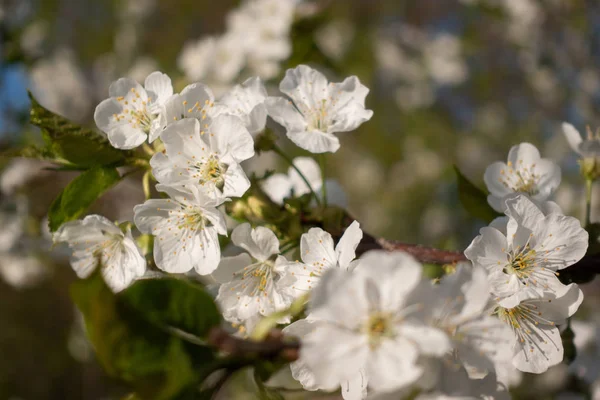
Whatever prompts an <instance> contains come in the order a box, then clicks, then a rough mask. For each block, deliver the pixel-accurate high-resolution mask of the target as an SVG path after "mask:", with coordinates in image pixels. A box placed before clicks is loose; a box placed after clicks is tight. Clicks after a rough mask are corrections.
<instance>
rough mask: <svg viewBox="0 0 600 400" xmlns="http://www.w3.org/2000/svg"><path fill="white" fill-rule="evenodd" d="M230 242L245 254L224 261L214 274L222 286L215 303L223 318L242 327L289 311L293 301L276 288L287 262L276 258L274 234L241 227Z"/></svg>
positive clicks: (263, 228) (225, 258)
mask: <svg viewBox="0 0 600 400" xmlns="http://www.w3.org/2000/svg"><path fill="white" fill-rule="evenodd" d="M231 241H232V242H233V244H235V245H236V246H238V247H241V248H243V249H244V250H246V251H247V253H242V254H240V255H238V256H234V257H223V258H222V260H221V263H220V264H219V267H218V268H217V270H216V271H215V272H214V273H213V277H214V278H215V280H216V281H217V282H219V283H221V286H220V288H219V294H218V295H217V302H218V303H219V305H220V306H221V309H222V310H223V317H224V318H225V319H226V320H227V321H229V322H232V323H235V324H244V323H247V322H248V321H250V322H253V321H254V319H255V318H256V317H259V316H261V315H262V316H266V315H269V314H272V313H274V312H276V311H280V310H282V309H285V308H287V307H289V305H290V304H291V302H292V298H291V297H290V296H288V295H286V294H284V293H282V292H281V291H280V290H279V287H278V281H279V279H280V276H281V271H282V269H283V268H285V266H286V265H287V264H288V262H289V261H287V260H286V259H285V257H283V256H279V255H278V253H279V241H278V240H277V237H276V236H275V234H274V233H273V232H272V231H271V230H269V229H267V228H265V227H262V226H259V227H257V228H255V229H252V228H251V227H250V224H248V223H244V224H241V225H239V226H237V227H236V228H235V229H234V230H233V232H232V234H231ZM283 322H289V319H285V320H283V321H282V323H283Z"/></svg>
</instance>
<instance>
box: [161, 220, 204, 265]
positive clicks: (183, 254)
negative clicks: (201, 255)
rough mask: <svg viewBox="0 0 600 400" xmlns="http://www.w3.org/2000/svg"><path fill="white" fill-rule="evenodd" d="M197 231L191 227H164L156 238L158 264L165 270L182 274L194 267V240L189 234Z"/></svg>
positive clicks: (191, 234)
mask: <svg viewBox="0 0 600 400" xmlns="http://www.w3.org/2000/svg"><path fill="white" fill-rule="evenodd" d="M194 233H195V232H191V231H190V230H189V229H178V228H177V227H173V228H171V230H168V228H167V229H162V230H161V231H160V232H157V234H156V237H155V238H154V261H155V262H156V266H157V267H158V268H160V269H161V270H163V271H165V272H170V273H175V274H180V273H184V272H188V271H189V270H190V269H192V268H193V267H194V264H195V260H193V259H192V252H193V248H192V246H191V244H192V241H188V240H189V239H187V237H188V236H193V235H194Z"/></svg>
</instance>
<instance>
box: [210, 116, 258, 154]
mask: <svg viewBox="0 0 600 400" xmlns="http://www.w3.org/2000/svg"><path fill="white" fill-rule="evenodd" d="M208 130H209V139H210V143H211V149H212V150H213V151H217V152H218V153H219V154H220V155H221V156H224V155H226V154H227V155H230V156H231V157H233V159H234V160H235V161H236V162H238V163H239V162H241V161H244V160H247V159H249V158H251V157H252V156H254V140H253V139H252V136H251V135H250V133H249V132H248V130H247V129H246V127H245V126H244V124H243V122H242V120H241V119H240V118H238V117H236V116H233V115H219V116H217V117H215V118H213V119H212V122H211V123H210V125H209V128H208Z"/></svg>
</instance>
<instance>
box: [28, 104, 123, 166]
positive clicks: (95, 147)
mask: <svg viewBox="0 0 600 400" xmlns="http://www.w3.org/2000/svg"><path fill="white" fill-rule="evenodd" d="M29 98H30V99H31V112H30V118H29V122H31V124H33V125H35V126H38V127H39V128H41V130H42V136H43V138H44V140H45V142H46V145H47V147H46V149H44V151H43V152H31V151H29V150H27V151H26V153H25V154H26V155H24V156H25V157H34V158H39V157H40V156H43V158H44V159H50V158H52V159H55V160H56V161H60V159H62V160H66V161H68V162H69V163H71V164H75V165H77V166H79V167H92V166H95V165H104V166H107V165H112V166H120V165H123V164H125V159H126V158H128V157H132V155H133V152H131V151H122V150H118V149H116V148H114V147H112V146H111V144H110V143H109V141H108V140H107V139H106V137H105V136H103V135H101V134H100V133H98V132H96V131H94V130H92V129H88V128H84V127H82V126H80V125H78V124H76V123H74V122H72V121H70V120H68V119H66V118H65V117H62V116H60V115H57V114H54V113H53V112H51V111H49V110H47V109H46V108H44V107H42V106H41V105H40V104H39V103H38V102H37V100H36V99H35V98H34V97H33V95H32V94H31V93H29ZM50 155H52V157H50ZM63 163H64V161H63Z"/></svg>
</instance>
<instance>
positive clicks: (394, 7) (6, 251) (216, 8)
mask: <svg viewBox="0 0 600 400" xmlns="http://www.w3.org/2000/svg"><path fill="white" fill-rule="evenodd" d="M263 3H264V4H263ZM245 24H246V25H245ZM249 32H252V34H253V35H254V36H253V37H255V36H256V38H257V39H256V41H251V44H250V45H248V44H243V43H241V42H242V41H241V40H239V36H236V35H240V34H241V35H244V34H249ZM0 52H1V54H2V59H1V64H0V147H1V148H2V149H3V150H9V149H11V148H16V147H19V146H22V145H23V144H26V143H31V142H37V141H39V140H40V138H39V132H36V130H35V129H34V128H33V127H32V126H30V125H29V124H28V123H27V119H28V107H29V101H28V98H27V90H31V91H32V92H33V93H34V95H35V96H36V97H37V98H38V99H39V100H40V102H41V103H42V104H43V105H44V106H46V107H47V108H49V109H50V110H52V111H54V112H57V113H60V114H62V115H65V116H67V117H68V118H71V119H73V120H74V121H77V122H80V123H83V124H86V125H89V126H93V112H94V108H95V106H96V105H97V104H98V103H99V102H100V101H101V100H103V99H104V98H106V97H107V96H108V86H109V85H110V83H111V82H112V81H113V80H116V79H117V78H119V77H122V76H129V77H132V78H135V79H137V80H138V81H140V82H141V81H143V80H144V79H145V77H146V75H148V74H149V73H150V72H152V71H155V70H161V71H162V72H165V73H167V74H169V75H170V76H171V77H172V79H173V82H174V86H175V88H176V90H181V89H182V88H183V87H184V86H185V85H186V84H188V83H191V82H195V81H202V82H204V83H207V84H208V85H209V86H210V87H211V88H212V89H213V90H214V91H215V93H216V94H217V95H219V94H222V93H223V92H224V91H226V90H227V89H228V88H230V87H231V86H232V85H234V84H236V83H240V82H242V81H243V80H244V79H245V78H246V77H248V76H253V75H259V76H261V77H262V78H263V79H264V80H265V82H266V83H267V87H268V90H269V92H271V93H273V94H275V93H276V91H277V85H278V83H279V81H280V80H281V78H282V76H283V74H284V72H285V69H286V68H289V67H295V66H296V65H298V64H300V63H303V64H309V65H312V66H314V67H316V68H318V69H319V70H321V71H322V72H324V73H325V74H326V75H327V76H328V77H329V78H330V79H332V80H334V81H341V80H343V79H344V78H345V77H346V76H349V75H357V76H358V77H359V78H360V80H361V81H362V82H363V83H364V84H365V85H366V86H367V87H369V88H370V89H371V92H370V94H369V96H368V97H367V107H368V108H369V109H372V110H374V112H375V114H374V117H373V118H372V119H371V121H369V122H368V123H365V124H363V125H362V126H361V127H360V128H359V129H358V130H357V131H356V132H353V133H349V134H342V135H340V139H341V142H342V146H341V149H340V150H339V151H338V152H337V153H335V154H334V155H332V156H330V157H328V166H327V171H328V174H329V176H328V178H331V177H333V178H335V179H336V180H337V181H338V182H339V183H340V185H341V187H342V188H343V190H344V191H345V193H346V197H347V201H348V210H349V211H350V213H351V214H352V215H353V216H355V218H356V219H357V220H359V221H360V223H361V224H362V226H363V228H364V230H365V231H366V232H369V233H370V234H372V235H374V236H381V237H385V238H388V239H397V240H402V241H406V242H414V243H422V244H427V245H432V246H437V247H442V248H448V249H464V248H465V247H466V245H468V243H469V242H470V241H471V239H472V238H473V237H474V236H475V235H476V234H477V231H478V229H479V228H480V227H481V226H482V223H481V222H480V221H477V220H474V219H472V218H471V217H469V216H468V215H467V213H466V212H465V211H464V210H463V209H462V208H461V207H460V204H459V202H458V196H457V190H456V181H455V176H454V172H453V166H454V165H456V166H458V167H459V168H460V170H461V171H462V172H463V173H464V174H465V175H466V176H467V177H468V178H470V179H471V180H472V181H473V182H475V183H476V184H477V185H479V186H480V187H483V172H484V170H485V168H486V166H487V165H488V164H490V163H491V162H493V161H496V160H506V155H507V153H508V150H509V148H510V147H511V146H512V145H515V144H518V143H520V142H524V141H527V142H531V143H533V144H535V145H536V146H538V148H539V149H540V151H541V153H542V155H543V156H544V157H546V158H551V159H553V160H554V161H555V162H557V163H558V164H559V165H560V166H561V167H562V168H563V182H562V184H561V186H560V188H559V189H558V191H557V193H556V195H555V201H557V202H558V203H559V204H560V206H561V207H562V208H563V210H564V211H565V213H567V214H571V215H574V216H577V217H580V216H581V215H582V213H583V205H584V196H583V192H584V187H583V184H582V180H581V179H580V177H579V175H578V166H577V163H576V156H575V154H574V153H572V151H571V150H570V149H569V147H568V145H567V142H566V140H565V138H564V136H563V135H562V132H561V131H560V123H561V122H562V121H569V122H571V123H573V124H574V125H575V126H576V127H577V128H578V129H579V130H580V131H582V130H584V127H585V125H586V124H589V125H590V126H591V127H592V128H595V127H596V126H598V125H599V123H600V116H599V114H598V113H597V112H596V109H597V108H598V105H599V104H600V69H599V67H600V2H598V1H595V0H580V1H569V0H462V1H458V0H418V1H409V0H406V1H402V0H322V1H296V0H270V1H263V0H249V1H234V0H220V1H218V2H215V1H208V0H194V1H191V0H0ZM273 128H274V129H275V130H277V129H278V128H277V127H276V126H275V124H274V125H273ZM280 136H281V139H280V144H281V146H283V147H284V148H286V149H288V150H289V152H290V153H291V154H293V155H295V156H299V155H306V154H305V153H302V151H300V150H299V149H297V148H295V147H294V146H293V145H292V144H291V142H289V141H288V140H287V139H286V138H285V136H284V135H280ZM278 162H279V161H278V160H277V159H276V158H274V157H272V156H271V155H268V154H266V155H262V156H260V157H258V158H256V159H253V160H251V161H250V162H248V163H247V164H246V165H245V167H246V168H248V169H249V170H253V171H265V170H267V169H276V170H278V171H285V170H286V166H285V165H283V164H279V163H278ZM0 166H1V167H2V168H3V170H2V173H1V175H0V192H1V197H0V399H11V400H16V399H27V400H28V399H69V400H70V399H86V400H88V399H89V400H92V399H117V398H120V396H122V395H123V394H124V393H125V391H124V389H123V388H121V387H119V386H118V384H116V383H115V382H113V381H111V380H110V379H109V378H107V377H106V376H105V375H104V374H103V372H102V370H101V369H100V368H99V366H98V365H97V364H96V363H95V361H94V356H93V351H92V349H91V348H90V347H89V345H88V343H87V341H86V339H85V336H84V334H83V331H82V325H81V321H80V319H79V317H78V315H77V313H76V311H75V309H74V306H73V304H72V302H71V300H70V298H69V293H68V287H69V284H70V283H71V282H72V281H73V280H74V279H75V275H74V273H73V272H72V270H71V268H70V267H69V265H68V254H67V253H65V252H64V251H62V250H61V249H56V250H53V249H52V245H51V240H50V239H49V236H48V234H47V229H46V227H45V213H46V211H47V209H48V207H49V205H50V203H51V202H52V200H53V199H54V198H55V197H56V195H57V194H58V193H59V192H60V190H61V189H62V188H63V187H64V186H65V185H66V184H67V183H68V182H69V181H70V180H71V179H72V178H73V177H74V176H75V174H73V173H72V172H64V171H61V172H57V171H50V170H48V169H47V167H48V165H46V164H44V163H41V162H37V161H32V160H24V159H17V160H12V161H11V160H9V159H2V160H1V165H0ZM139 179H140V177H132V178H131V179H128V180H124V181H123V182H121V183H120V184H119V185H118V186H117V187H116V188H115V189H113V190H112V191H111V192H110V193H108V194H107V195H105V196H104V197H103V198H102V199H101V200H100V201H99V202H98V203H97V204H96V205H94V207H93V210H92V211H93V212H97V213H101V214H103V215H105V216H107V217H108V218H111V219H114V220H120V221H124V220H130V219H131V218H132V208H133V206H134V205H135V204H139V203H141V202H143V200H144V195H143V193H142V188H141V184H140V181H139ZM594 198H595V200H596V201H595V202H594V207H593V210H592V220H593V221H595V220H596V219H597V218H600V214H599V213H598V204H600V203H599V202H597V201H598V200H599V199H600V191H598V192H597V193H595V195H594ZM584 291H585V292H586V300H585V302H584V307H585V309H584V310H583V311H581V312H580V314H581V315H584V316H587V317H589V320H591V321H592V322H586V323H583V322H577V321H576V322H575V323H574V329H575V331H576V333H577V336H576V344H577V345H578V346H579V349H580V352H579V353H580V355H579V357H578V359H577V360H576V361H575V363H574V364H571V365H570V366H567V365H559V366H557V367H555V368H553V369H552V370H551V371H549V372H548V373H547V374H545V375H543V376H540V377H536V378H535V379H534V378H532V377H521V376H515V377H514V383H515V388H514V393H515V398H521V399H530V398H531V399H554V398H560V399H571V398H573V399H575V398H586V397H572V396H575V392H580V393H582V392H585V391H588V392H587V393H588V394H589V395H590V396H591V394H590V393H591V392H589V385H593V383H594V382H595V381H596V380H597V378H598V376H600V358H598V355H599V354H600V352H599V351H598V349H597V347H596V342H595V341H596V330H597V326H596V325H595V323H594V321H596V320H597V318H596V316H595V314H594V313H595V310H596V309H597V305H598V304H599V303H598V300H599V297H598V293H599V292H600V291H599V290H598V288H597V284H595V283H593V282H592V283H590V284H587V285H586V286H585V287H584ZM580 314H578V315H580ZM519 382H522V383H521V384H520V385H519ZM244 393H245V394H244ZM234 394H235V395H236V396H238V395H239V396H238V397H239V398H253V395H252V394H251V391H250V390H244V388H243V385H242V386H241V388H240V389H239V390H234V389H230V392H229V394H228V395H227V396H231V398H233V397H235V396H234ZM307 396H308V397H310V395H302V394H300V395H296V398H304V397H307ZM236 398H237V397H236ZM330 398H335V396H330ZM588 398H591V397H588Z"/></svg>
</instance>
